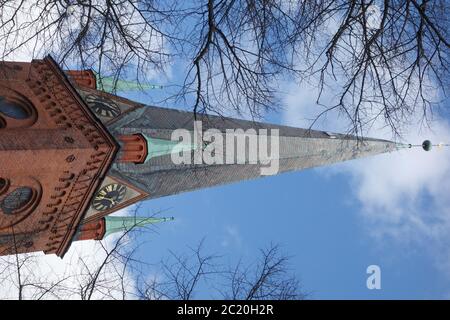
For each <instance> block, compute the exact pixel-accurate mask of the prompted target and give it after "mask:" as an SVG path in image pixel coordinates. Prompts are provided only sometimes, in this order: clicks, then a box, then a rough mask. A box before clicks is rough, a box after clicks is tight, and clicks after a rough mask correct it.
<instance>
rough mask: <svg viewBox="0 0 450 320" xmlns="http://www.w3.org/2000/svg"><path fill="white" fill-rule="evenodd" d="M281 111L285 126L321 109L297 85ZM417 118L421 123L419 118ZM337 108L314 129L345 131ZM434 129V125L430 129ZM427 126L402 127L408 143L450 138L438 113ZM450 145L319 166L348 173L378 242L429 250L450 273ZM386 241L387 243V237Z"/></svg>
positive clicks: (381, 133)
mask: <svg viewBox="0 0 450 320" xmlns="http://www.w3.org/2000/svg"><path fill="white" fill-rule="evenodd" d="M285 102H286V105H287V108H286V110H285V112H284V114H283V116H284V119H285V122H286V123H287V124H289V125H295V126H302V127H305V126H306V127H308V126H309V125H310V123H311V122H310V121H308V120H306V119H305V118H309V119H311V118H314V116H315V115H317V114H318V112H320V108H319V107H318V106H317V108H314V106H315V92H314V90H313V89H312V88H310V87H308V86H305V85H304V86H303V87H301V88H300V89H299V88H298V87H297V88H296V87H295V86H292V87H291V90H290V92H289V94H288V96H287V99H286V100H285ZM416 123H419V122H418V121H417V122H416ZM345 125H346V124H345V123H343V122H342V121H341V120H339V119H338V118H337V115H336V113H332V114H330V115H328V116H327V118H326V119H325V121H323V122H319V123H317V125H316V126H315V127H314V128H313V129H322V130H330V131H342V130H344V128H346V127H345ZM380 128H381V126H379V127H378V128H375V127H374V129H372V130H371V131H370V132H369V133H368V135H369V136H371V137H374V138H384V139H389V138H390V132H389V131H388V130H382V129H380ZM430 128H432V129H430ZM430 128H427V127H421V126H420V125H411V126H410V127H408V128H405V130H404V136H403V137H404V139H405V141H407V142H408V143H409V142H410V143H413V144H421V143H422V141H423V140H425V139H429V140H431V141H432V142H433V143H440V142H447V143H448V142H450V125H449V123H448V122H447V121H446V120H444V119H442V118H437V119H435V121H433V122H432V123H431V125H430ZM449 156H450V148H445V147H444V148H442V149H439V148H433V149H432V150H431V151H430V152H425V151H423V150H422V148H420V147H418V148H412V149H405V150H401V151H397V152H392V153H389V154H383V155H378V156H374V157H371V158H362V159H358V160H352V161H349V162H346V163H342V164H338V165H334V166H331V167H327V168H323V169H320V170H319V172H321V173H322V174H326V175H330V174H336V173H344V174H347V175H349V177H350V178H351V186H352V189H353V191H354V192H353V194H352V196H353V198H354V199H355V200H356V201H357V202H358V203H359V205H360V207H361V211H360V217H361V218H362V219H363V222H364V226H365V227H366V229H367V231H368V232H369V234H370V235H371V236H373V237H374V238H375V239H378V240H380V242H378V243H379V244H381V243H389V241H394V243H395V244H397V245H400V246H405V248H408V249H418V250H423V252H424V254H425V255H427V254H430V257H431V258H432V260H433V261H434V263H435V266H436V267H437V268H438V269H440V270H441V271H443V272H445V274H447V275H448V276H449V277H450V248H449V247H448V243H450V233H449V232H448V230H450V199H449V197H448V194H447V193H448V190H450V162H449V161H448V159H449ZM386 240H388V242H386Z"/></svg>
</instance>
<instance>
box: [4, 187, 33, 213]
mask: <svg viewBox="0 0 450 320" xmlns="http://www.w3.org/2000/svg"><path fill="white" fill-rule="evenodd" d="M33 195H34V191H33V189H32V188H30V187H19V188H17V189H15V190H13V191H11V192H10V193H9V194H7V195H6V196H5V197H4V198H3V200H2V201H1V202H0V209H1V210H2V211H3V213H5V214H15V213H19V212H20V211H21V210H22V209H24V208H26V207H27V206H28V204H29V203H30V202H31V201H32V199H33Z"/></svg>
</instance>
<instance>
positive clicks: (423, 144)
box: [422, 140, 432, 151]
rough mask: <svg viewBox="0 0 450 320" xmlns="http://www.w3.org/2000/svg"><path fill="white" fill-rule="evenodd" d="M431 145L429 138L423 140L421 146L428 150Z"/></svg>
mask: <svg viewBox="0 0 450 320" xmlns="http://www.w3.org/2000/svg"><path fill="white" fill-rule="evenodd" d="M431 147H432V144H431V141H430V140H425V141H424V142H422V148H423V150H425V151H430V150H431Z"/></svg>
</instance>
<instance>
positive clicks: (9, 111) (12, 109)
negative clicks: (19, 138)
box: [0, 96, 31, 120]
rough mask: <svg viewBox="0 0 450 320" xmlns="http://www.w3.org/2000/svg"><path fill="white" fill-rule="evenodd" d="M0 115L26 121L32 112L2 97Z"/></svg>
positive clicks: (0, 98)
mask: <svg viewBox="0 0 450 320" xmlns="http://www.w3.org/2000/svg"><path fill="white" fill-rule="evenodd" d="M0 113H2V114H3V115H5V116H7V117H10V118H13V119H17V120H24V119H27V118H29V117H30V116H31V113H30V111H29V110H27V109H26V108H25V107H24V106H23V105H21V104H19V103H17V102H14V101H10V100H8V99H6V98H5V97H2V96H0Z"/></svg>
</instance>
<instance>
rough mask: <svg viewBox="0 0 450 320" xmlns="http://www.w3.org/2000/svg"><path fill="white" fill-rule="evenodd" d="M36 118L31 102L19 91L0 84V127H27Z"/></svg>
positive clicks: (36, 113)
mask: <svg viewBox="0 0 450 320" xmlns="http://www.w3.org/2000/svg"><path fill="white" fill-rule="evenodd" d="M37 118H38V112H37V111H36V109H35V108H34V106H33V103H31V101H29V100H28V99H27V98H26V97H24V96H23V95H21V94H20V93H18V92H16V91H14V90H12V89H9V88H5V87H3V86H1V85H0V129H12V128H27V127H30V126H32V125H33V124H34V123H35V122H36V121H37Z"/></svg>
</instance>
